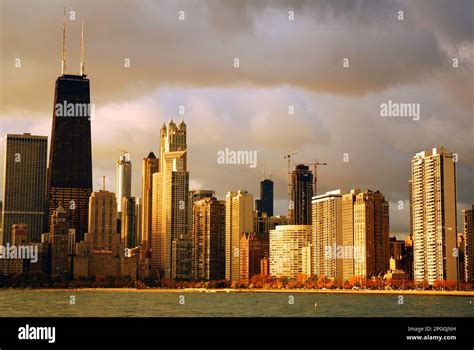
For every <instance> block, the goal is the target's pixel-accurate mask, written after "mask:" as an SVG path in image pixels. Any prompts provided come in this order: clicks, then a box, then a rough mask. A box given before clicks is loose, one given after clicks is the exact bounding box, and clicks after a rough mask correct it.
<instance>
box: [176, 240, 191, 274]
mask: <svg viewBox="0 0 474 350" xmlns="http://www.w3.org/2000/svg"><path fill="white" fill-rule="evenodd" d="M171 250H172V254H171V259H172V261H171V278H172V279H174V280H190V279H191V277H192V273H193V240H192V238H190V237H188V236H185V235H182V236H180V237H178V238H175V239H174V240H173V242H172V243H171Z"/></svg>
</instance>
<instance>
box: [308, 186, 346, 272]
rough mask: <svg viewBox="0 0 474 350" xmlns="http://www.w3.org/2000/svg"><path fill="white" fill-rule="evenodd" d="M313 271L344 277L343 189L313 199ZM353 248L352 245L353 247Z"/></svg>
mask: <svg viewBox="0 0 474 350" xmlns="http://www.w3.org/2000/svg"><path fill="white" fill-rule="evenodd" d="M312 211H313V219H312V222H313V224H312V245H313V254H314V257H313V264H314V268H313V269H312V270H313V273H312V274H314V275H317V276H325V277H328V278H342V276H343V260H342V257H343V256H338V255H337V253H338V251H339V250H340V247H342V195H341V190H334V191H330V192H326V194H323V195H320V196H316V197H313V201H312ZM351 248H352V247H351Z"/></svg>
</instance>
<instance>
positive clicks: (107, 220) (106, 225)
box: [74, 187, 125, 278]
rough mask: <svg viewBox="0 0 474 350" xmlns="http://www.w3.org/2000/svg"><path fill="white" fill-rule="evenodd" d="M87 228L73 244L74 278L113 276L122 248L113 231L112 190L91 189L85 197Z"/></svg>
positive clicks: (114, 223) (117, 269)
mask: <svg viewBox="0 0 474 350" xmlns="http://www.w3.org/2000/svg"><path fill="white" fill-rule="evenodd" d="M88 217H89V230H88V232H87V233H86V234H85V236H84V240H83V241H81V242H79V243H78V244H77V249H76V250H77V256H75V258H74V267H75V268H74V278H84V277H89V276H117V275H119V274H120V260H121V259H123V258H124V255H125V254H124V253H125V249H124V248H125V247H124V245H121V244H120V234H118V233H117V199H116V198H115V194H114V193H113V192H109V191H106V190H105V188H104V187H102V190H100V191H97V192H92V194H91V196H90V200H89V215H88Z"/></svg>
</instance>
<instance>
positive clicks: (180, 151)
mask: <svg viewBox="0 0 474 350" xmlns="http://www.w3.org/2000/svg"><path fill="white" fill-rule="evenodd" d="M186 156H187V146H186V124H185V123H184V121H181V123H180V124H179V125H176V124H175V123H174V122H173V121H172V120H171V121H170V122H169V123H168V125H165V124H163V127H162V128H161V132H160V157H159V158H160V168H159V172H157V173H154V174H153V190H152V192H153V198H152V201H153V204H152V247H151V250H152V252H151V254H152V257H151V264H152V270H154V272H155V273H156V272H158V273H159V275H160V276H164V277H167V278H171V276H172V272H173V266H172V265H173V249H172V248H173V241H174V240H175V239H190V238H191V237H190V235H189V226H188V218H189V212H188V202H189V172H188V171H187V159H186V158H187V157H186ZM182 246H183V247H185V249H187V247H188V246H189V245H187V244H183V245H182ZM180 247H181V246H179V245H178V247H177V248H180ZM189 248H190V247H189ZM178 250H179V251H180V254H182V255H183V256H186V254H184V253H183V252H182V250H181V249H178ZM174 261H176V259H175V260H174ZM176 274H177V275H182V273H181V272H180V271H176Z"/></svg>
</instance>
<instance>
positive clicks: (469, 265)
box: [462, 205, 474, 283]
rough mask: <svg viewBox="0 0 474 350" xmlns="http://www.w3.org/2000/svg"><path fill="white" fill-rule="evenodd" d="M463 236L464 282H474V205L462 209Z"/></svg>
mask: <svg viewBox="0 0 474 350" xmlns="http://www.w3.org/2000/svg"><path fill="white" fill-rule="evenodd" d="M462 218H463V236H464V278H463V279H464V282H466V283H473V282H474V205H473V206H472V209H465V210H463V211H462Z"/></svg>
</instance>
